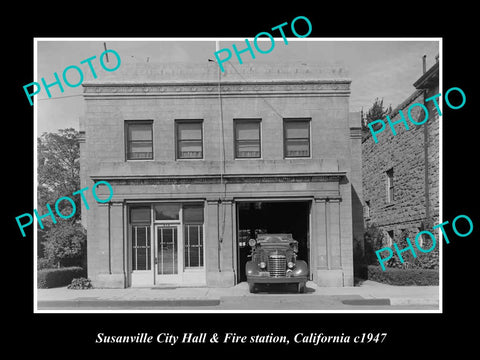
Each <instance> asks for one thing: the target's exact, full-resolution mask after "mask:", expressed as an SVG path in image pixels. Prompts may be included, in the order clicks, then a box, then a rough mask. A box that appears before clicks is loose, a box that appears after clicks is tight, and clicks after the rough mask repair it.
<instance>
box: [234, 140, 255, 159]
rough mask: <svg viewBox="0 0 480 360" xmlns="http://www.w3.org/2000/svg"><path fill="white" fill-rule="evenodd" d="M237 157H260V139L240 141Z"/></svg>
mask: <svg viewBox="0 0 480 360" xmlns="http://www.w3.org/2000/svg"><path fill="white" fill-rule="evenodd" d="M237 157H260V144H259V142H258V140H253V141H245V140H243V141H238V142H237Z"/></svg>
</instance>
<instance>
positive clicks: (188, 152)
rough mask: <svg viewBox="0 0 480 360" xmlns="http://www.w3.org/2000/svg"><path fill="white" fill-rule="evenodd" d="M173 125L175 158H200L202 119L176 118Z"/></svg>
mask: <svg viewBox="0 0 480 360" xmlns="http://www.w3.org/2000/svg"><path fill="white" fill-rule="evenodd" d="M175 125H176V138H177V159H202V158H203V130H202V120H177V121H176V122H175Z"/></svg>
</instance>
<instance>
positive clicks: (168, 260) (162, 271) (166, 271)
mask: <svg viewBox="0 0 480 360" xmlns="http://www.w3.org/2000/svg"><path fill="white" fill-rule="evenodd" d="M177 240H178V237H177V228H176V227H167V228H162V227H159V228H157V242H158V252H157V259H158V274H159V275H170V274H177V273H178V265H177V264H178V251H177Z"/></svg>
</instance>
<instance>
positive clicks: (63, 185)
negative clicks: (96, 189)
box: [37, 128, 86, 266]
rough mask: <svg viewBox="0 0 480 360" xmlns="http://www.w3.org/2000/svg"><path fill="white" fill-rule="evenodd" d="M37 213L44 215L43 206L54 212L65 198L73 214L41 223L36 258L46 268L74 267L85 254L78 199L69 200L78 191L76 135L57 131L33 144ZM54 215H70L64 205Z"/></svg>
mask: <svg viewBox="0 0 480 360" xmlns="http://www.w3.org/2000/svg"><path fill="white" fill-rule="evenodd" d="M37 156H38V167H37V180H38V183H37V201H38V203H37V210H38V212H39V213H40V214H42V213H45V212H47V204H49V205H50V208H51V209H52V211H53V212H55V203H56V201H57V200H58V199H59V198H61V197H63V196H68V197H69V198H70V199H72V200H73V201H74V203H75V208H76V209H75V214H74V215H73V216H72V217H71V218H69V219H60V218H59V217H57V216H56V218H57V223H56V224H53V223H52V221H51V219H50V217H46V218H43V219H42V224H43V225H44V227H45V228H44V229H43V230H42V229H41V228H40V227H39V228H38V234H37V235H38V245H39V246H38V250H39V251H38V254H37V255H38V256H39V258H42V257H44V258H45V259H46V260H45V262H46V263H48V264H55V265H56V266H65V265H69V264H72V262H73V263H78V262H80V261H81V260H82V259H83V258H84V254H85V241H86V235H85V229H83V227H82V226H81V225H80V224H79V220H80V217H81V213H80V209H81V199H80V197H79V196H72V193H73V192H75V191H78V190H80V146H79V144H78V131H76V130H75V129H72V128H69V129H60V130H58V133H43V134H42V135H41V136H40V137H39V138H38V144H37ZM58 211H59V212H60V213H62V214H64V215H65V216H68V215H69V214H71V213H72V212H73V209H72V205H71V204H70V202H68V201H66V200H65V201H61V202H59V203H58Z"/></svg>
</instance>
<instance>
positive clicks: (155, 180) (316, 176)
mask: <svg viewBox="0 0 480 360" xmlns="http://www.w3.org/2000/svg"><path fill="white" fill-rule="evenodd" d="M345 176H346V173H345V172H337V173H310V174H308V173H307V174H241V175H237V174H226V175H223V176H220V175H182V176H176V175H172V176H108V175H91V176H90V178H91V179H92V180H94V181H95V182H96V181H100V180H103V181H108V182H109V183H110V184H112V185H171V184H175V185H178V184H220V183H221V182H224V183H226V184H245V183H297V182H338V181H340V180H341V179H342V178H343V177H345Z"/></svg>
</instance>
